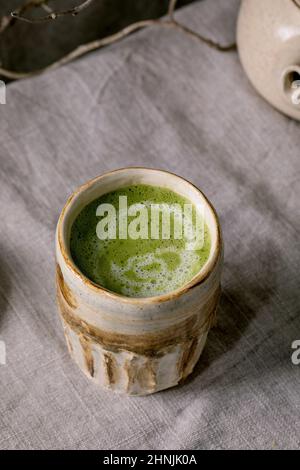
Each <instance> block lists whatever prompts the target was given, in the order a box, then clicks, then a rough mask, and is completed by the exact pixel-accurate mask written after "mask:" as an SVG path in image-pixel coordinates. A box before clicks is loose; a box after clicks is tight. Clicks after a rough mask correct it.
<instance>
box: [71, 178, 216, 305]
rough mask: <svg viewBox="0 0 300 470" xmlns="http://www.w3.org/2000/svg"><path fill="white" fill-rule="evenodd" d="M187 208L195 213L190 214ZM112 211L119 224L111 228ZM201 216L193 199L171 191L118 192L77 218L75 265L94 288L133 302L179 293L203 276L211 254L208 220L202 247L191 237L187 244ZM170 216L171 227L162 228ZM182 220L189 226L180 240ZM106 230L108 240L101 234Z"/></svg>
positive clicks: (149, 188)
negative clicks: (102, 288) (186, 210)
mask: <svg viewBox="0 0 300 470" xmlns="http://www.w3.org/2000/svg"><path fill="white" fill-rule="evenodd" d="M120 197H121V198H120ZM120 201H121V202H122V204H121V203H120ZM125 201H126V204H127V208H128V210H127V212H126V214H125V212H124V202H125ZM187 205H188V206H189V207H190V208H191V210H190V211H189V212H187V213H186V212H184V210H185V209H184V208H185V207H186V206H187ZM107 207H113V208H114V211H112V215H114V214H115V219H114V220H115V223H114V224H113V225H110V226H109V225H108V224H107V223H106V222H107V220H108V219H107V212H106V208H107ZM99 208H102V209H103V210H102V209H99ZM170 208H171V209H170ZM139 210H141V211H143V216H144V218H143V219H142V218H141V217H137V215H136V214H139V215H141V214H142V212H139ZM181 210H182V214H183V216H182V219H180V212H181ZM133 213H135V215H130V214H133ZM124 215H125V216H126V217H124ZM145 216H146V218H145ZM197 216H199V214H198V213H197V210H196V208H195V206H193V205H192V204H191V202H190V201H189V200H188V199H186V198H184V197H182V196H180V195H179V194H177V193H175V192H174V191H171V190H169V189H166V188H161V187H157V186H148V185H133V186H129V187H126V188H121V189H118V190H116V191H113V192H110V193H108V194H105V195H103V196H101V197H100V198H98V199H96V200H94V201H92V202H91V203H89V204H88V205H87V206H86V207H85V208H84V209H83V210H82V211H81V212H80V214H79V215H78V216H77V218H76V219H75V221H74V223H73V226H72V228H71V239H70V250H71V255H72V258H73V261H74V263H75V264H76V265H77V266H78V268H79V269H80V271H81V272H82V273H83V274H84V275H85V276H87V277H88V278H89V279H90V280H91V281H93V282H94V283H96V284H99V285H100V286H102V287H104V288H106V289H108V290H110V291H113V292H116V293H118V294H122V295H125V296H128V297H152V296H157V295H161V294H165V293H167V292H171V291H174V290H176V289H177V288H179V287H181V286H184V285H185V284H187V283H188V282H189V281H190V280H191V279H192V278H193V277H194V276H195V275H196V274H197V273H198V272H199V271H200V269H201V268H202V266H203V265H204V264H205V262H206V261H207V259H208V256H209V253H210V246H211V242H210V234H209V231H208V228H207V226H206V224H205V223H204V222H203V221H202V230H203V233H202V242H201V244H199V243H198V245H197V244H194V245H193V242H190V240H191V238H189V243H187V237H186V236H185V235H186V234H190V232H189V228H191V227H194V228H195V227H196V222H195V221H196V218H197ZM168 217H169V221H170V222H169V224H168V223H167V225H163V222H166V221H167V220H168ZM110 220H111V219H110ZM180 220H181V221H182V220H183V221H186V222H187V227H188V228H187V232H184V230H182V236H181V237H180V231H179V230H178V222H179V221H180ZM197 220H199V217H198V219H197ZM105 226H106V228H107V231H106V236H107V238H106V239H104V238H105V236H104V235H103V230H102V232H101V230H100V229H104V227H105ZM99 234H100V235H99ZM132 236H133V237H134V238H132ZM99 237H100V238H99ZM191 244H192V245H191ZM191 246H192V247H193V246H194V248H191Z"/></svg>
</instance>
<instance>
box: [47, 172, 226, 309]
mask: <svg viewBox="0 0 300 470" xmlns="http://www.w3.org/2000/svg"><path fill="white" fill-rule="evenodd" d="M128 170H144V171H151V172H159V173H165V174H168V175H171V176H173V177H175V178H179V179H180V180H182V181H184V182H185V183H186V184H188V185H190V186H191V187H192V188H193V189H194V190H196V191H197V192H198V193H199V194H200V195H201V196H202V197H203V199H204V200H205V203H206V204H207V205H208V207H209V209H210V210H211V213H212V215H213V220H214V223H215V226H216V243H215V250H214V252H213V255H212V257H211V259H210V260H207V262H206V263H205V264H204V265H203V266H202V268H201V269H200V271H199V272H198V273H197V274H196V275H195V276H194V277H193V278H192V279H191V280H190V281H189V282H187V283H186V284H184V285H183V286H181V287H178V288H177V289H176V290H173V291H170V292H167V293H165V294H161V295H157V296H152V297H128V296H125V295H123V294H118V293H117V292H113V291H111V290H109V289H106V288H105V287H103V286H101V285H100V284H97V283H95V282H93V281H92V280H91V279H89V278H88V277H87V276H85V275H84V274H83V273H82V272H81V271H80V269H79V268H78V267H77V266H76V264H75V263H74V261H73V259H72V257H71V256H69V254H68V249H67V246H66V244H65V240H64V234H63V228H64V227H63V225H64V219H65V216H66V213H67V211H68V210H69V209H70V207H71V205H72V202H73V201H74V199H75V198H77V197H78V196H79V195H80V194H82V193H84V192H85V191H86V190H87V189H89V188H90V187H91V186H92V185H94V184H95V183H96V182H98V181H99V180H101V179H103V178H106V177H107V176H109V175H111V174H114V173H121V172H126V171H128ZM170 189H172V188H170ZM172 190H173V189H172ZM56 233H57V242H58V246H59V249H60V252H61V254H62V257H63V260H64V262H65V263H66V265H67V267H68V268H69V269H70V271H71V272H72V274H73V275H75V277H76V278H77V279H79V280H80V281H81V282H82V283H83V284H84V285H85V286H87V287H88V288H90V289H92V290H93V291H94V292H95V293H98V294H99V293H100V294H104V295H105V296H108V297H109V298H110V299H112V300H117V301H122V302H125V303H127V304H135V305H136V304H155V303H160V302H166V301H169V300H173V299H176V298H178V297H181V296H182V295H183V294H185V293H186V292H187V291H189V290H190V289H193V288H194V287H196V286H199V285H200V284H203V283H204V282H205V281H206V280H207V279H208V277H209V276H210V275H211V273H212V272H213V271H214V269H215V267H216V265H217V263H218V262H219V260H220V258H221V254H222V237H221V227H220V223H219V218H218V215H217V213H216V210H215V208H214V206H213V205H212V204H211V202H210V201H209V200H208V198H207V197H206V196H205V194H204V193H203V192H202V191H201V190H200V189H199V188H197V186H195V185H194V184H193V183H191V182H190V181H188V180H187V179H185V178H184V177H182V176H179V175H177V174H176V173H173V172H171V171H167V170H161V169H158V168H150V167H142V166H129V167H123V168H118V169H115V170H111V171H107V172H105V173H102V174H100V175H98V176H96V177H95V178H92V179H90V180H88V181H87V182H86V183H84V184H82V185H80V186H79V187H78V188H77V189H75V191H74V192H73V193H72V194H71V196H70V197H69V198H68V200H67V202H66V203H65V205H64V207H63V209H62V211H61V213H60V216H59V219H58V223H57V230H56Z"/></svg>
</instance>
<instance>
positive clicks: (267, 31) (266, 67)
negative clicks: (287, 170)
mask: <svg viewBox="0 0 300 470" xmlns="http://www.w3.org/2000/svg"><path fill="white" fill-rule="evenodd" d="M237 42H238V49H239V55H240V59H241V62H242V64H243V67H244V69H245V71H246V73H247V75H248V77H249V79H250V81H251V82H252V84H253V85H254V87H255V88H256V89H257V90H258V92H259V93H260V94H261V95H262V96H263V97H264V98H265V99H266V100H268V101H269V102H270V103H271V104H272V105H273V106H275V107H276V108H277V109H278V110H280V111H282V112H283V113H285V114H287V115H288V116H291V117H293V118H295V119H298V120H300V86H299V85H300V2H299V1H298V0H243V1H242V5H241V9H240V14H239V19H238V30H237ZM298 80H299V83H298V84H297V81H298ZM293 83H294V86H293ZM297 85H298V86H297Z"/></svg>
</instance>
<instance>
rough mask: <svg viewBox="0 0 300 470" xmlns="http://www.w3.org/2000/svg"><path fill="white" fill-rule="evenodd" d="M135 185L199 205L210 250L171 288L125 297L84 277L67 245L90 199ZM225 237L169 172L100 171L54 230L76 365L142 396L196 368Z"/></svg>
mask: <svg viewBox="0 0 300 470" xmlns="http://www.w3.org/2000/svg"><path fill="white" fill-rule="evenodd" d="M132 184H148V185H154V186H161V187H166V188H169V189H171V190H174V191H176V192H177V193H179V194H181V195H182V196H185V197H186V198H188V199H189V200H190V201H191V202H192V203H193V204H195V205H196V206H197V207H200V206H201V207H203V205H204V217H205V221H206V223H207V225H208V228H209V230H210V234H211V252H210V255H209V258H208V260H207V262H206V264H205V265H204V266H203V268H202V269H201V271H200V272H199V273H198V274H197V275H196V276H195V277H194V278H193V279H192V280H191V281H190V282H189V283H187V284H186V285H184V286H182V287H180V288H179V289H177V290H176V291H173V292H171V293H167V294H164V295H160V296H156V297H148V298H130V297H125V296H122V295H119V294H116V293H113V292H110V291H108V290H106V289H105V288H103V287H101V286H99V285H97V284H95V283H93V282H92V281H90V280H89V279H88V278H87V277H85V276H84V275H83V274H82V273H81V272H80V270H79V269H78V268H77V267H76V265H75V264H74V262H73V260H72V257H71V254H70V247H69V239H70V231H71V226H72V224H73V222H74V220H75V218H76V217H77V215H78V214H79V212H80V211H81V210H82V209H83V207H85V206H86V205H87V204H88V203H89V202H91V201H92V200H94V199H96V198H98V197H99V196H101V195H103V194H105V193H108V192H110V191H113V190H116V189H118V188H122V187H125V186H129V185H132ZM222 251H223V249H222V239H221V231H220V226H219V222H218V218H217V215H216V213H215V210H214V209H213V207H212V205H211V204H210V203H209V201H208V200H207V199H206V197H205V196H204V195H203V194H202V193H201V192H200V191H199V190H198V189H197V188H196V187H195V186H193V185H192V184H191V183H189V182H187V181H186V180H184V179H183V178H181V177H179V176H176V175H174V174H171V173H168V172H165V171H160V170H153V169H146V168H125V169H120V170H116V171H112V172H110V173H107V174H104V175H102V176H99V177H97V178H95V179H93V180H92V181H89V182H88V183H86V184H84V185H83V186H81V187H80V188H79V189H77V190H76V191H75V192H74V194H73V195H72V196H71V197H70V198H69V200H68V201H67V203H66V205H65V207H64V208H63V210H62V213H61V215H60V218H59V221H58V225H57V231H56V259H57V277H56V280H57V299H58V306H59V312H60V316H61V320H62V324H63V328H64V333H65V337H66V341H67V345H68V348H69V351H70V354H71V356H72V357H73V359H74V360H75V362H76V363H77V364H78V366H79V367H80V369H81V370H82V371H83V372H84V373H85V374H86V375H87V376H88V377H89V378H90V379H91V380H93V381H94V382H95V384H97V385H100V386H102V387H106V388H108V389H110V390H113V391H116V392H124V393H127V394H128V395H146V394H150V393H154V392H157V391H159V390H163V389H166V388H168V387H173V386H174V385H176V384H178V383H179V382H180V381H182V380H183V379H185V378H186V377H187V376H188V375H189V374H190V373H191V372H192V370H193V368H194V366H195V364H196V362H197V361H198V359H199V356H200V354H201V352H202V350H203V348H204V345H205V342H206V338H207V334H208V331H209V329H210V327H211V326H212V324H213V322H214V318H215V312H216V308H217V305H218V301H219V296H220V275H221V267H222Z"/></svg>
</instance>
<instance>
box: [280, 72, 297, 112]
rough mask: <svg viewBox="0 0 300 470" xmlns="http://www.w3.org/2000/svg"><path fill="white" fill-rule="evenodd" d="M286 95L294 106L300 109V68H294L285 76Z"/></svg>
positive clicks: (285, 73)
mask: <svg viewBox="0 0 300 470" xmlns="http://www.w3.org/2000/svg"><path fill="white" fill-rule="evenodd" d="M283 87H284V94H285V96H286V98H287V99H288V101H289V102H290V104H292V106H294V107H297V108H299V109H300V67H299V66H296V65H295V66H292V67H289V68H288V69H287V70H285V72H284V74H283Z"/></svg>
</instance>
